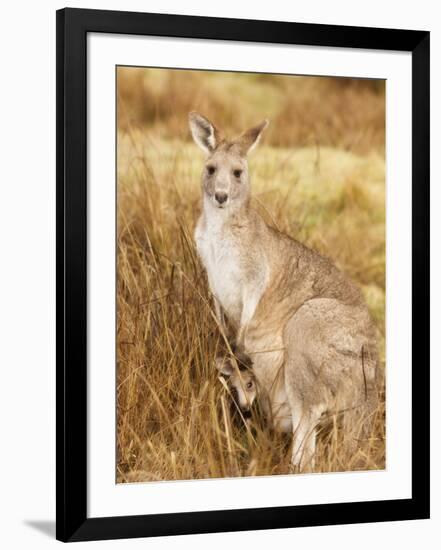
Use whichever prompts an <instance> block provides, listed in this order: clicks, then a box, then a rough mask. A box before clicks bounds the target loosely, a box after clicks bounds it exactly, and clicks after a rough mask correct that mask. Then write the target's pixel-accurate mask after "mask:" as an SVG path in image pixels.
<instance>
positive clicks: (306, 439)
mask: <svg viewBox="0 0 441 550" xmlns="http://www.w3.org/2000/svg"><path fill="white" fill-rule="evenodd" d="M291 410H292V413H293V446H292V456H291V463H292V465H293V466H294V467H296V468H298V469H299V470H300V471H313V470H314V467H315V451H316V435H317V434H316V428H317V424H318V422H319V420H320V417H321V414H322V410H321V409H320V408H316V407H314V408H313V409H312V410H309V411H308V410H306V408H304V407H302V405H301V402H300V400H298V399H297V398H295V400H294V402H293V400H291Z"/></svg>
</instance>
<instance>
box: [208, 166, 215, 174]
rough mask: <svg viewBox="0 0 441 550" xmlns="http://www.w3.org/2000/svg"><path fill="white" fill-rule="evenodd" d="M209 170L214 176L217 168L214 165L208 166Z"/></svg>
mask: <svg viewBox="0 0 441 550" xmlns="http://www.w3.org/2000/svg"><path fill="white" fill-rule="evenodd" d="M207 172H208V173H209V175H210V176H212V175H213V174H214V173H215V172H216V168H215V167H214V166H207Z"/></svg>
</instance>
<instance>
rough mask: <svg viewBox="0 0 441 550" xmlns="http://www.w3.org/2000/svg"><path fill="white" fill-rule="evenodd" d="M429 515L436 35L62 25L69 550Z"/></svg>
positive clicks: (196, 25)
mask: <svg viewBox="0 0 441 550" xmlns="http://www.w3.org/2000/svg"><path fill="white" fill-rule="evenodd" d="M428 517H429V33H428V32H424V31H407V30H391V29H379V28H356V27H339V26H328V25H309V24H298V23H288V22H272V21H252V20H235V19H216V18H205V17H188V16H178V15H159V14H146V13H128V12H110V11H94V10H79V9H64V10H60V11H58V12H57V538H58V539H60V540H62V541H81V540H97V539H112V538H124V537H146V536H160V535H175V534H176V535H177V534H186V533H208V532H221V531H237V530H245V529H246V530H250V529H251V530H254V529H272V528H286V527H297V526H313V525H324V524H337V523H359V522H376V521H391V520H404V519H420V518H428Z"/></svg>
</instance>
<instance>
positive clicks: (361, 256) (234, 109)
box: [117, 68, 385, 482]
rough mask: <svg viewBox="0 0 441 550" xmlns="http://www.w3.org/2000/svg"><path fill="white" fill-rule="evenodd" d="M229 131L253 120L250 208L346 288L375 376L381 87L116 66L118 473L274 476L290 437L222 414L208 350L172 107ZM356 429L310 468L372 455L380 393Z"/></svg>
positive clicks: (197, 167)
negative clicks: (351, 438)
mask: <svg viewBox="0 0 441 550" xmlns="http://www.w3.org/2000/svg"><path fill="white" fill-rule="evenodd" d="M193 109H195V110H199V111H200V112H202V113H203V114H205V115H207V116H208V117H209V118H212V119H213V120H214V121H215V122H217V123H218V124H219V125H220V126H222V127H225V129H226V130H228V131H231V133H232V134H234V133H235V132H237V131H240V130H242V129H244V128H245V127H247V126H248V125H251V124H253V123H256V122H259V121H260V120H261V119H263V118H265V117H268V118H270V119H271V126H270V128H269V131H268V135H265V137H264V139H263V142H262V144H261V145H260V146H259V148H258V149H257V150H256V151H255V153H254V154H253V156H252V157H251V158H250V170H251V176H252V187H253V195H254V199H253V202H254V206H255V208H257V209H258V210H259V211H260V212H261V213H262V215H263V216H264V217H265V219H266V220H267V222H268V223H269V224H272V225H274V226H277V227H278V228H279V229H281V230H283V231H285V232H287V233H288V234H290V235H291V236H293V237H295V238H297V239H298V240H300V241H302V242H304V243H305V244H307V245H309V246H311V247H313V248H315V249H316V250H318V251H320V252H321V253H323V254H325V255H327V256H329V257H331V258H332V259H333V260H334V262H335V263H336V264H337V266H338V267H339V268H341V269H342V270H343V271H345V272H346V273H347V274H348V275H349V276H350V277H352V278H353V279H354V280H355V281H356V282H357V283H358V284H359V285H360V287H361V288H362V290H363V292H364V295H365V297H366V300H367V303H368V305H369V308H370V311H371V313H372V316H373V318H374V319H375V322H376V325H377V327H378V337H379V347H380V356H381V368H382V372H384V305H385V277H384V274H385V196H384V183H385V166H384V86H383V83H382V82H378V81H363V82H360V81H355V80H351V79H344V80H342V79H339V80H337V79H330V78H322V79H320V78H306V77H275V76H271V75H231V74H227V73H206V72H205V73H204V72H201V73H198V72H180V71H175V72H174V71H163V72H162V71H157V70H143V69H129V68H125V69H119V73H118V129H119V131H118V288H117V308H118V316H117V348H118V349H117V357H118V366H117V426H118V430H117V448H118V466H117V480H118V481H119V482H133V481H149V480H170V479H195V478H209V477H231V476H251V475H269V474H284V473H288V472H289V456H290V454H289V445H290V437H289V436H286V435H280V434H273V433H270V432H269V431H268V430H266V429H265V428H264V427H262V426H260V424H258V423H256V425H255V427H254V429H253V430H252V431H250V430H247V429H245V428H244V427H243V426H241V425H240V423H238V422H233V420H232V418H231V415H230V397H229V395H228V391H227V388H226V387H225V386H224V385H223V384H222V383H221V381H220V380H219V379H218V376H217V372H216V371H215V369H214V367H213V358H214V357H215V356H216V354H217V352H218V351H219V350H220V349H221V348H222V346H223V342H222V341H221V338H220V335H219V333H218V330H217V327H216V323H215V321H214V319H213V308H212V303H211V300H210V295H209V292H208V288H207V283H206V277H205V273H204V270H203V268H202V266H201V264H200V262H199V260H198V258H197V255H196V252H195V246H194V243H193V237H192V235H193V229H194V225H195V222H196V220H197V217H198V215H199V212H200V204H199V202H200V185H199V179H200V172H201V169H202V166H203V158H202V155H201V154H200V151H199V150H198V148H197V147H196V146H195V145H194V144H193V143H192V142H191V141H190V134H189V130H188V126H187V113H188V111H190V110H193ZM380 393H381V394H380V404H379V407H378V410H377V412H376V416H375V421H374V424H373V428H372V433H371V434H370V437H369V439H368V440H366V441H364V442H363V444H362V446H361V447H360V449H359V451H358V453H356V454H353V453H351V454H346V453H345V452H342V449H343V445H342V443H343V441H344V438H345V437H346V434H344V433H342V432H341V430H340V429H339V427H338V426H337V425H334V426H333V427H332V429H330V430H328V431H327V432H326V433H323V434H321V437H320V438H319V446H318V454H317V460H316V468H315V470H316V471H317V472H328V471H345V470H353V469H379V468H384V465H385V422H384V409H385V403H384V392H383V391H382V390H381V392H380Z"/></svg>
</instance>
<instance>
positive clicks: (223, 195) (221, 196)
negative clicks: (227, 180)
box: [214, 191, 228, 204]
mask: <svg viewBox="0 0 441 550" xmlns="http://www.w3.org/2000/svg"><path fill="white" fill-rule="evenodd" d="M214 198H215V199H216V200H217V202H218V203H219V204H223V203H224V202H225V201H226V200H227V199H228V195H227V193H223V192H221V191H219V192H217V193H215V194H214Z"/></svg>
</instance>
